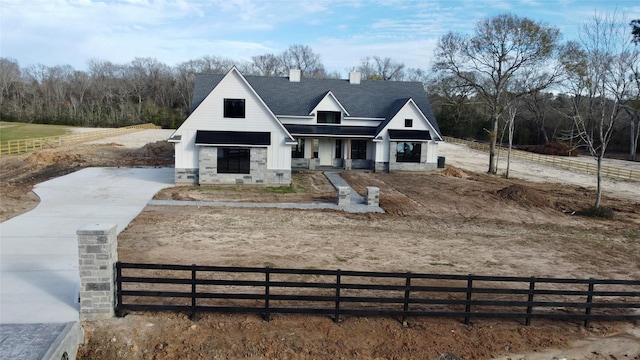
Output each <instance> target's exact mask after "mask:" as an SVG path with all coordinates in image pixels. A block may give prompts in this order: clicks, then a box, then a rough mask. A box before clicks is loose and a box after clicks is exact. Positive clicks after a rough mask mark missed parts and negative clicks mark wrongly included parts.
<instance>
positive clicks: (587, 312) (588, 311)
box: [584, 278, 594, 328]
mask: <svg viewBox="0 0 640 360" xmlns="http://www.w3.org/2000/svg"><path fill="white" fill-rule="evenodd" d="M593 287H594V280H593V278H589V291H588V293H587V309H586V310H585V315H587V317H586V318H585V319H584V327H586V328H588V327H589V325H590V324H591V306H590V305H591V304H592V303H593Z"/></svg>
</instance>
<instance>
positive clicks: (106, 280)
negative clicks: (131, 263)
mask: <svg viewBox="0 0 640 360" xmlns="http://www.w3.org/2000/svg"><path fill="white" fill-rule="evenodd" d="M76 233H77V235H78V257H79V261H80V264H79V270H80V321H86V320H100V319H109V318H112V317H113V316H114V314H115V310H114V309H115V296H114V294H115V267H114V264H115V263H116V262H117V261H118V249H117V247H118V238H117V234H116V225H114V224H91V225H86V226H84V227H82V228H80V229H78V231H77V232H76Z"/></svg>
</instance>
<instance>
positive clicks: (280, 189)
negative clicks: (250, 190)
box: [262, 186, 297, 194]
mask: <svg viewBox="0 0 640 360" xmlns="http://www.w3.org/2000/svg"><path fill="white" fill-rule="evenodd" d="M262 192H265V193H271V194H295V193H296V192H297V191H296V189H295V188H294V187H293V186H265V187H264V188H263V189H262Z"/></svg>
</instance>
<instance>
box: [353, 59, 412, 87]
mask: <svg viewBox="0 0 640 360" xmlns="http://www.w3.org/2000/svg"><path fill="white" fill-rule="evenodd" d="M403 70H404V64H403V63H398V62H395V61H393V60H391V58H388V57H387V58H381V57H379V56H373V57H369V56H367V57H365V58H362V59H361V60H360V66H358V71H359V72H360V74H361V76H362V78H363V79H365V80H383V81H388V80H402V79H403V77H404V73H403Z"/></svg>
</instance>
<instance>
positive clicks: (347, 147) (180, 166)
mask: <svg viewBox="0 0 640 360" xmlns="http://www.w3.org/2000/svg"><path fill="white" fill-rule="evenodd" d="M169 141H170V142H173V143H175V171H176V176H175V178H176V183H177V184H214V183H215V184H289V183H290V182H291V170H292V169H294V170H295V169H319V168H321V169H325V168H335V169H344V170H350V169H370V170H374V171H394V170H428V169H435V168H436V167H437V161H438V142H439V141H442V137H441V136H440V129H439V128H438V123H437V122H436V119H435V117H434V115H433V111H432V110H431V105H430V104H429V100H428V99H427V94H426V93H425V90H424V87H423V85H422V84H421V83H419V82H397V81H366V80H361V76H360V74H359V73H357V72H352V73H351V74H349V80H339V79H307V78H301V76H300V70H291V71H290V74H289V77H288V78H287V77H265V76H243V75H242V74H241V73H240V71H238V69H236V68H235V67H234V68H232V69H231V70H229V72H227V73H226V74H225V75H199V76H198V77H197V78H196V83H195V89H194V94H193V102H192V107H191V115H189V117H188V118H187V119H186V120H185V122H184V123H183V124H182V125H181V126H180V127H179V128H178V129H177V130H176V131H175V132H174V133H173V135H172V136H171V138H170V139H169Z"/></svg>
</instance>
